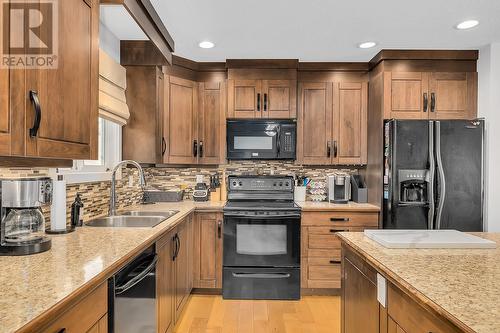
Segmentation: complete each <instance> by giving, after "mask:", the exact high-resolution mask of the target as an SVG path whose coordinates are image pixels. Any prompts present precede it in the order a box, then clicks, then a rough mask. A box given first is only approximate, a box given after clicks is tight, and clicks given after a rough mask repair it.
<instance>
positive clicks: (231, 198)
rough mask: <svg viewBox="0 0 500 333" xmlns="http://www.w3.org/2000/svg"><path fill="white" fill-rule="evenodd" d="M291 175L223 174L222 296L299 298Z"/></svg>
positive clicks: (295, 208) (296, 222)
mask: <svg viewBox="0 0 500 333" xmlns="http://www.w3.org/2000/svg"><path fill="white" fill-rule="evenodd" d="M294 185H295V184H294V180H293V177H288V176H229V177H228V191H229V192H228V201H227V203H226V205H225V206H224V228H222V225H219V237H220V233H221V230H223V235H224V239H223V244H224V245H223V246H224V251H223V278H222V295H223V297H224V298H225V299H299V298H300V216H301V215H300V207H298V206H297V205H296V204H295V203H294V201H293V197H294V196H293V194H294Z"/></svg>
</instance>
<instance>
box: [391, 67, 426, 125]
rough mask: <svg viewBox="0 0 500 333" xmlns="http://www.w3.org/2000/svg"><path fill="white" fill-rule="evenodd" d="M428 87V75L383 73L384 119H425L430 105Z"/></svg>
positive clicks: (419, 73)
mask: <svg viewBox="0 0 500 333" xmlns="http://www.w3.org/2000/svg"><path fill="white" fill-rule="evenodd" d="M428 86H429V74H428V73H421V72H408V73H407V72H385V73H384V117H385V118H386V119H392V118H395V119H427V117H428V111H429V103H430V96H429V93H428Z"/></svg>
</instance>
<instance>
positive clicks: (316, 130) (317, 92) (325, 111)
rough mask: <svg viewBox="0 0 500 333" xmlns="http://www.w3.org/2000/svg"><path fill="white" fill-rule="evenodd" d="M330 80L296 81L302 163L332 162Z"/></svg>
mask: <svg viewBox="0 0 500 333" xmlns="http://www.w3.org/2000/svg"><path fill="white" fill-rule="evenodd" d="M332 89H333V86H332V83H324V82H322V83H316V82H301V83H299V99H300V100H299V126H298V131H299V133H298V140H297V142H298V146H297V148H298V158H299V160H300V161H301V163H303V164H313V165H328V164H331V163H332V147H331V139H332V100H333V98H332Z"/></svg>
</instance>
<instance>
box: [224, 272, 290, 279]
mask: <svg viewBox="0 0 500 333" xmlns="http://www.w3.org/2000/svg"><path fill="white" fill-rule="evenodd" d="M233 277H235V278H242V279H288V278H289V277H290V273H233Z"/></svg>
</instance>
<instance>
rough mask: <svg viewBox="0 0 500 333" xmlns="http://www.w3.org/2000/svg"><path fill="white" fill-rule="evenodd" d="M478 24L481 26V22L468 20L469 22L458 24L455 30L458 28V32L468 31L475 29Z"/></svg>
mask: <svg viewBox="0 0 500 333" xmlns="http://www.w3.org/2000/svg"><path fill="white" fill-rule="evenodd" d="M478 24H479V21H477V20H467V21H463V22H461V23H459V24H457V25H456V27H455V28H457V29H458V30H467V29H471V28H474V27H475V26H477V25H478Z"/></svg>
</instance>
